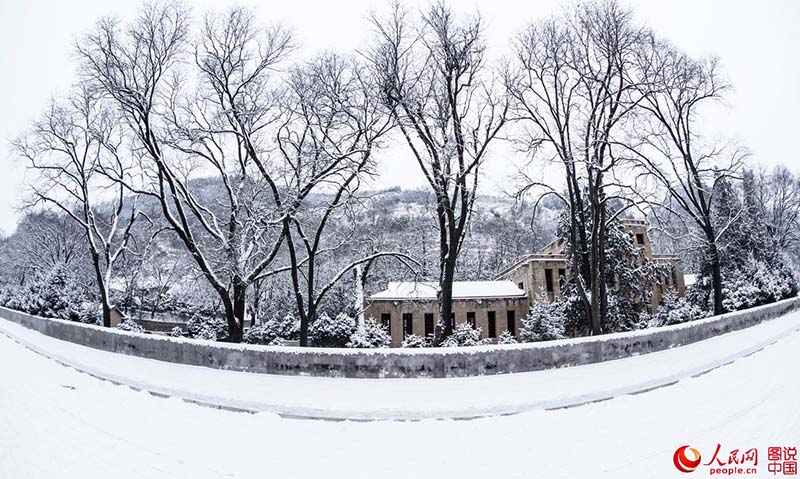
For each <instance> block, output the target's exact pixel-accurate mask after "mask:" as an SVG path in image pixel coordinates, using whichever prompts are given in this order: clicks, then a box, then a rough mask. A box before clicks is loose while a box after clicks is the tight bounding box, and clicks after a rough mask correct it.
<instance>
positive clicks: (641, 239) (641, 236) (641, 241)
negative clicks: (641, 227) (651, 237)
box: [636, 233, 644, 246]
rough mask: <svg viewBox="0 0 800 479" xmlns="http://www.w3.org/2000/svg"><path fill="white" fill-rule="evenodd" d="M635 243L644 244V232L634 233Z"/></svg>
mask: <svg viewBox="0 0 800 479" xmlns="http://www.w3.org/2000/svg"><path fill="white" fill-rule="evenodd" d="M636 244H638V245H642V246H644V234H642V233H636Z"/></svg>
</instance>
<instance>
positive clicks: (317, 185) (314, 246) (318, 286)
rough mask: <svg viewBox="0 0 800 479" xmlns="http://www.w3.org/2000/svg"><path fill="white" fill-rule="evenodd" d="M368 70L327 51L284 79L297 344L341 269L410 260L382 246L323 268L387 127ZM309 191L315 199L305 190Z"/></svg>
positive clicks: (346, 238) (282, 146)
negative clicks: (380, 261) (334, 226)
mask: <svg viewBox="0 0 800 479" xmlns="http://www.w3.org/2000/svg"><path fill="white" fill-rule="evenodd" d="M368 75H369V72H368V71H367V70H366V69H365V68H364V67H363V66H362V65H361V64H359V62H357V61H355V60H353V59H347V58H343V57H340V56H337V55H332V54H328V55H323V56H321V57H319V58H317V59H316V60H314V61H312V62H309V63H308V64H306V65H304V66H302V67H299V68H296V69H294V70H293V71H292V74H291V78H290V81H289V94H288V96H287V99H286V102H285V103H286V105H285V109H286V111H287V114H286V115H285V116H284V121H283V124H282V126H281V128H280V130H279V132H278V138H277V143H278V146H279V151H280V153H281V157H282V160H283V164H284V169H285V172H284V176H283V178H284V181H285V182H286V189H287V192H288V197H289V198H293V201H295V202H297V205H298V208H296V210H297V214H292V215H286V216H285V223H286V227H287V230H288V234H287V237H286V242H287V247H288V252H289V257H290V265H291V269H290V272H291V278H292V285H293V288H294V293H295V301H296V303H297V310H298V313H299V317H300V345H301V346H305V345H306V344H307V341H308V329H309V326H310V324H312V323H313V322H314V320H315V319H316V317H317V312H318V309H319V306H320V304H321V302H322V300H323V299H324V298H325V296H326V295H327V294H328V293H329V292H330V291H331V288H332V287H333V286H334V285H335V284H336V283H337V282H339V281H340V280H341V279H342V278H343V277H344V276H345V274H346V273H348V272H349V271H350V270H352V269H354V268H357V267H359V266H360V265H362V264H365V263H369V262H371V261H373V260H375V259H376V258H379V257H395V258H401V260H403V261H411V259H410V258H409V257H407V256H406V255H404V254H402V253H399V252H392V251H381V252H374V253H372V254H371V255H368V256H366V257H360V256H359V257H357V258H356V259H355V260H354V261H351V262H348V263H347V264H345V265H342V266H341V267H340V268H337V269H336V270H335V271H324V270H322V268H321V266H322V263H323V262H327V263H331V262H332V260H331V255H332V254H334V253H335V252H336V251H339V250H342V249H348V248H351V246H352V245H351V242H352V240H353V237H352V236H353V235H352V231H348V229H346V228H342V227H341V226H342V225H348V224H350V225H353V224H354V221H353V213H352V211H351V209H352V207H353V206H354V204H355V206H357V201H358V196H357V195H358V190H359V188H360V187H361V184H362V183H363V181H364V180H365V179H367V178H368V177H371V176H373V175H374V174H375V165H376V161H375V153H376V150H377V149H378V148H379V147H380V146H381V141H382V139H383V138H384V137H385V136H386V134H387V133H388V132H389V131H390V129H391V126H392V119H391V117H390V115H388V114H387V112H386V109H385V107H384V105H383V104H382V103H381V102H380V101H379V96H378V94H377V92H376V91H375V88H374V87H373V86H371V85H370V81H369V78H368ZM312 188H313V190H314V191H315V192H316V195H315V196H314V197H310V196H309V194H308V192H307V191H306V190H308V191H311V189H312ZM332 221H335V222H336V223H337V224H338V225H339V228H337V230H338V231H337V233H338V234H336V235H334V234H332V233H331V228H329V227H328V225H329V224H330V222H332ZM350 229H351V230H352V228H350ZM351 251H352V249H351ZM326 273H327V274H326ZM362 307H363V306H359V309H361V308H362Z"/></svg>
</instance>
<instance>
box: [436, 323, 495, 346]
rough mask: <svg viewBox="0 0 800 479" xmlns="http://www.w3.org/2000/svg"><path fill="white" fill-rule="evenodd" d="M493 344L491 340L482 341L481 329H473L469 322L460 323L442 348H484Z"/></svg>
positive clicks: (443, 343)
mask: <svg viewBox="0 0 800 479" xmlns="http://www.w3.org/2000/svg"><path fill="white" fill-rule="evenodd" d="M485 344H492V340H491V339H488V338H486V339H481V328H473V327H472V325H471V324H469V323H467V322H463V323H458V324H457V325H456V327H455V329H454V330H453V334H451V335H450V336H448V337H447V338H445V340H444V341H443V342H442V347H445V348H452V347H456V346H483V345H485Z"/></svg>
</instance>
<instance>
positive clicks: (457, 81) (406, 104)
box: [366, 2, 508, 344]
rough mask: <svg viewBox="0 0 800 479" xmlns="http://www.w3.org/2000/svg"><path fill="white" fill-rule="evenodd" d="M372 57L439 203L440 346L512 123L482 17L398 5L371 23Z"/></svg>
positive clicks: (440, 8) (447, 331)
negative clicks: (502, 139)
mask: <svg viewBox="0 0 800 479" xmlns="http://www.w3.org/2000/svg"><path fill="white" fill-rule="evenodd" d="M372 23H373V25H374V27H375V30H376V34H377V39H376V42H375V45H374V46H373V47H372V48H371V49H370V50H369V51H368V52H367V53H366V55H367V57H368V59H369V61H370V62H371V64H372V66H373V68H374V74H375V78H376V80H377V81H378V82H379V84H380V88H381V90H382V95H383V100H384V102H385V104H386V105H387V107H388V108H389V110H390V112H391V114H392V116H393V117H394V119H395V122H396V124H397V125H398V127H399V129H400V131H401V133H402V136H403V139H404V140H405V142H406V144H407V145H408V150H409V152H410V154H411V156H412V157H413V159H414V160H415V161H416V163H417V165H418V166H419V168H420V170H421V171H422V173H423V174H424V176H425V179H426V180H427V183H428V185H429V186H430V188H431V191H432V192H433V193H434V196H435V199H436V210H435V219H436V223H437V225H438V229H439V292H438V296H439V298H438V299H439V321H438V324H437V327H436V332H435V342H436V343H437V344H438V343H439V342H441V341H442V340H443V339H444V338H445V337H446V336H448V335H449V334H450V333H451V331H452V324H451V316H452V311H453V280H454V279H455V276H456V265H457V260H458V255H459V253H460V250H461V246H462V244H463V241H464V237H465V234H466V231H467V226H468V224H469V219H470V215H471V214H472V210H473V205H474V202H475V194H476V191H477V186H478V179H479V178H480V171H481V167H482V166H483V164H484V162H485V161H486V158H487V156H488V151H489V145H490V144H491V143H492V141H493V140H494V139H495V138H497V135H498V133H499V132H500V131H501V129H502V127H503V126H504V124H505V122H506V113H507V108H508V106H507V102H506V99H505V97H504V95H502V94H498V92H497V91H496V89H495V84H494V81H493V80H494V78H493V75H492V72H491V71H490V70H489V68H488V67H487V65H486V44H485V39H484V31H483V23H482V20H481V18H480V17H478V16H474V17H470V18H462V17H459V16H458V15H456V13H455V12H454V11H453V10H452V9H451V8H450V6H448V5H446V4H445V3H443V2H437V3H435V4H433V5H432V6H431V7H430V8H429V9H428V10H427V11H425V12H424V13H422V14H420V15H419V17H418V18H412V16H411V15H410V14H409V13H408V12H407V11H406V10H405V9H404V8H403V7H402V6H401V5H400V4H399V3H396V4H394V7H393V9H392V11H391V12H390V14H389V15H388V16H387V17H386V18H379V17H378V16H373V17H372Z"/></svg>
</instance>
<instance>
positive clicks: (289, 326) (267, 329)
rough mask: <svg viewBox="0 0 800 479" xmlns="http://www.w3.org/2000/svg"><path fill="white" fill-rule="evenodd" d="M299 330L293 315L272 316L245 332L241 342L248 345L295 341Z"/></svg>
mask: <svg viewBox="0 0 800 479" xmlns="http://www.w3.org/2000/svg"><path fill="white" fill-rule="evenodd" d="M299 330H300V322H299V321H297V320H296V319H295V317H294V316H293V315H291V314H287V315H284V316H282V317H281V316H273V317H272V318H270V319H268V320H267V321H262V322H260V323H258V324H256V325H255V326H253V327H251V328H249V329H248V330H247V331H245V333H244V337H243V341H244V342H245V343H249V344H275V343H276V340H278V339H280V340H287V339H295V338H296V337H297V334H298V332H299Z"/></svg>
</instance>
